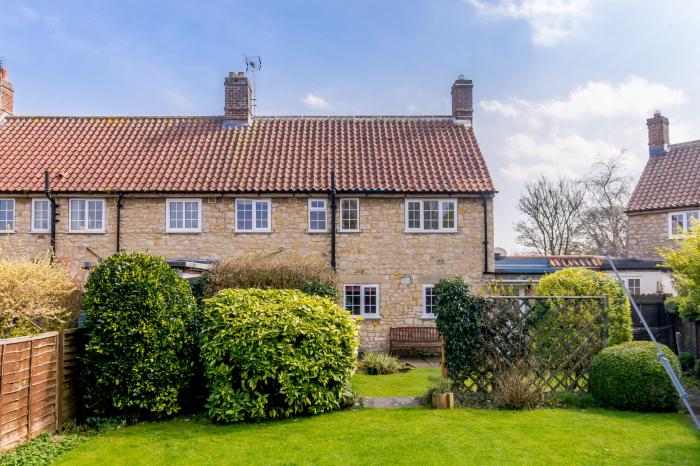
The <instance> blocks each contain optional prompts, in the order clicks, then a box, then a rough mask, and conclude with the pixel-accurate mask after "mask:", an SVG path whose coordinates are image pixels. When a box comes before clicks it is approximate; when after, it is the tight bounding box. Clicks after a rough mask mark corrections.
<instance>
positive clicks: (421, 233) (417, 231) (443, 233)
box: [403, 229, 459, 235]
mask: <svg viewBox="0 0 700 466" xmlns="http://www.w3.org/2000/svg"><path fill="white" fill-rule="evenodd" d="M403 232H404V233H407V234H417V235H431V234H438V235H446V234H455V233H459V230H406V229H404V230H403Z"/></svg>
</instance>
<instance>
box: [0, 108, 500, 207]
mask: <svg viewBox="0 0 700 466" xmlns="http://www.w3.org/2000/svg"><path fill="white" fill-rule="evenodd" d="M333 168H335V171H336V184H337V189H338V190H339V191H341V192H342V191H388V192H422V193H429V192H464V193H468V192H482V191H494V186H493V182H492V180H491V177H490V175H489V172H488V169H487V167H486V163H485V161H484V158H483V156H482V155H481V151H480V150H479V146H478V144H477V142H476V139H475V137H474V132H473V130H472V129H471V128H469V127H466V126H464V125H460V124H455V123H454V122H453V121H452V120H451V119H450V118H412V117H396V118H386V117H323V118H313V117H311V118H301V117H282V118H271V117H258V118H256V119H255V120H254V121H253V123H252V124H251V126H249V127H224V125H223V119H222V118H221V117H123V118H122V117H8V118H7V120H6V121H5V123H4V124H3V125H2V126H0V191H5V192H20V191H30V192H36V191H42V190H43V188H44V185H43V176H44V175H43V174H44V170H49V171H50V172H51V174H52V189H54V190H55V191H64V192H100V191H108V190H112V191H144V192H149V191H150V192H163V191H183V192H291V191H325V190H329V189H330V173H331V170H332V169H333ZM58 175H60V177H59V176H58Z"/></svg>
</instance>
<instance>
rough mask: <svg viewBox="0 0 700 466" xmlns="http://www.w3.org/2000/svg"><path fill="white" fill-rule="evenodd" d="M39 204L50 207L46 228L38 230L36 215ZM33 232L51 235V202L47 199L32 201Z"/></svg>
mask: <svg viewBox="0 0 700 466" xmlns="http://www.w3.org/2000/svg"><path fill="white" fill-rule="evenodd" d="M39 202H45V203H46V204H47V206H48V210H47V219H46V228H36V226H35V224H34V220H35V215H36V204H37V203H39ZM31 223H32V224H31V232H32V233H50V232H51V201H49V200H48V199H45V198H34V199H32V218H31Z"/></svg>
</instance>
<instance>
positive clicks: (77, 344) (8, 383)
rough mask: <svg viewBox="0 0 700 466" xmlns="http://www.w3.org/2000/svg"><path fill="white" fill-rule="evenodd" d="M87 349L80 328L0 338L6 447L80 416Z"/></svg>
mask: <svg viewBox="0 0 700 466" xmlns="http://www.w3.org/2000/svg"><path fill="white" fill-rule="evenodd" d="M81 349H82V339H81V331H80V330H78V329H71V330H65V331H61V332H48V333H43V334H41V335H36V336H32V337H21V338H11V339H6V340H0V451H3V450H8V449H10V448H13V447H14V446H16V445H18V444H20V443H22V442H24V441H26V440H30V439H32V438H34V437H36V436H37V435H39V434H41V433H42V432H52V431H54V430H57V429H59V428H60V427H61V425H62V424H63V421H64V420H65V419H70V418H72V417H74V416H75V414H76V409H77V401H76V398H77V397H76V390H77V380H76V378H77V368H76V364H77V356H78V353H79V351H80V350H81Z"/></svg>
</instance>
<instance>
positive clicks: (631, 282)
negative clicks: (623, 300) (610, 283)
mask: <svg viewBox="0 0 700 466" xmlns="http://www.w3.org/2000/svg"><path fill="white" fill-rule="evenodd" d="M625 281H626V282H627V290H629V292H630V294H641V291H642V283H641V282H642V280H641V279H639V278H627V279H626V280H625Z"/></svg>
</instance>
